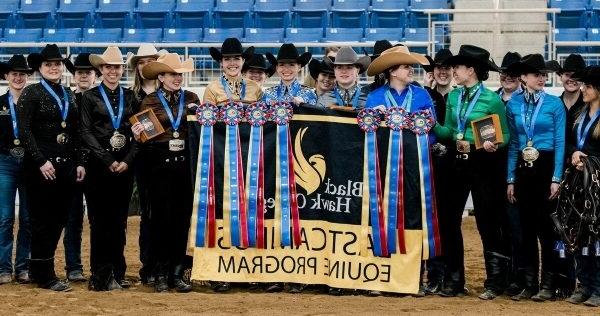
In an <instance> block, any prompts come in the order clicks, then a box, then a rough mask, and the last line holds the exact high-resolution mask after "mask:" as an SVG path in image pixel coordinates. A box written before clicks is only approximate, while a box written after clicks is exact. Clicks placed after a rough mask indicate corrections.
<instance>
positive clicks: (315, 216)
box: [188, 108, 427, 293]
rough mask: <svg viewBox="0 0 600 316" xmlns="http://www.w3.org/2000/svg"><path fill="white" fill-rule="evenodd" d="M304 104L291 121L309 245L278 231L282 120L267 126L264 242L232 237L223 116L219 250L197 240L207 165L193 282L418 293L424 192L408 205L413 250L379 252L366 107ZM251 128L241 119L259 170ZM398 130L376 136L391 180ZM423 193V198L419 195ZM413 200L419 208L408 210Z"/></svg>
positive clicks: (245, 147) (409, 142)
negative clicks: (361, 110) (367, 160)
mask: <svg viewBox="0 0 600 316" xmlns="http://www.w3.org/2000/svg"><path fill="white" fill-rule="evenodd" d="M294 111H295V113H294V115H293V118H292V120H291V121H290V123H289V134H290V139H289V142H290V146H291V152H292V157H289V159H290V160H291V161H290V164H291V165H292V166H293V171H294V172H293V179H295V185H296V197H297V199H296V203H297V208H298V210H299V215H300V240H301V243H300V244H299V245H297V244H296V243H293V245H292V246H286V247H283V246H282V242H281V238H280V236H279V230H280V229H281V227H279V229H276V227H277V225H280V224H278V223H281V222H280V219H279V218H274V216H275V214H277V212H276V206H277V205H278V201H277V197H276V191H277V190H276V183H277V181H276V174H277V170H276V169H277V166H278V159H277V154H276V151H277V150H276V148H277V146H278V145H277V140H278V138H277V130H278V129H277V126H276V124H274V123H273V122H267V123H266V124H264V125H263V126H262V143H263V146H264V148H263V155H264V161H263V162H264V166H263V171H264V174H263V180H264V195H263V196H264V203H263V204H262V205H263V206H264V210H263V211H264V223H263V224H264V230H263V234H262V237H263V240H264V248H262V249H259V248H257V247H250V248H241V247H233V246H231V243H228V242H227V239H228V238H227V235H228V234H230V232H228V231H224V230H223V205H224V203H223V189H224V187H225V183H224V168H225V167H224V162H225V155H226V144H225V143H226V142H225V138H226V126H225V125H224V124H223V123H221V122H219V123H217V124H216V125H214V131H213V137H214V138H213V141H212V144H213V148H214V157H213V158H214V182H215V185H214V187H215V196H214V197H215V205H216V211H215V216H216V227H217V231H216V244H215V246H214V247H208V246H202V245H200V244H196V241H197V238H196V237H197V236H196V234H197V232H198V231H199V230H198V226H197V225H198V223H199V221H198V206H199V198H198V197H199V196H200V192H201V190H200V188H199V185H200V183H201V181H200V180H199V177H200V170H197V173H198V174H197V177H196V181H195V183H196V188H195V193H194V194H195V198H194V214H193V216H192V221H191V228H190V238H189V245H188V246H189V247H188V252H189V253H190V254H193V256H194V265H193V269H192V279H193V280H208V281H228V282H294V283H304V284H326V285H329V286H332V287H338V288H348V289H364V290H379V291H386V292H397V293H416V292H417V291H418V288H419V276H420V268H421V260H422V258H423V240H424V238H425V239H427V236H423V229H422V226H423V225H422V218H423V216H422V212H421V209H420V208H419V207H420V205H421V203H420V200H421V197H420V193H419V192H420V189H418V188H414V189H413V190H412V191H409V192H406V195H407V197H406V201H409V203H408V204H407V207H403V211H404V212H405V213H404V214H403V215H404V246H405V251H404V252H401V251H395V252H393V253H391V254H388V255H387V256H386V257H378V256H375V255H374V254H373V238H372V235H371V234H372V231H371V230H372V228H371V225H370V222H369V207H368V203H366V205H365V204H364V203H363V191H364V190H365V189H367V188H363V179H364V177H363V176H364V174H363V171H364V170H365V169H364V159H363V157H364V156H365V147H364V146H365V133H364V132H363V131H362V130H361V129H360V128H359V126H358V124H357V118H356V114H352V113H340V112H335V111H330V110H316V109H306V108H300V109H294ZM194 126H196V128H195V129H196V130H195V131H194V132H195V133H196V134H197V135H200V134H201V133H200V132H201V127H200V125H199V124H195V125H194ZM250 130H251V127H250V125H249V124H248V123H245V122H242V123H240V125H239V134H240V144H241V149H240V150H241V157H242V162H243V166H244V167H243V168H240V169H241V170H251V168H250V169H249V168H247V165H246V164H247V162H248V151H249V147H250V143H251V141H250V140H251V136H250V134H251V133H250ZM404 133H410V131H404ZM389 135H390V132H389V129H388V128H380V129H379V130H378V131H377V136H376V137H377V142H378V147H377V148H378V151H379V155H378V157H379V158H378V159H379V166H380V173H381V174H380V179H382V180H384V179H386V170H385V169H386V160H387V158H386V157H387V156H388V140H389ZM411 135H412V137H404V140H403V141H404V146H405V147H407V148H415V149H416V148H417V146H418V144H417V142H418V141H417V138H416V137H415V136H414V134H411ZM197 138H199V137H198V136H197ZM404 157H405V158H404V159H405V160H406V161H415V162H416V161H418V153H417V150H414V153H411V154H408V155H407V154H405V155H404ZM194 164H195V163H194ZM247 172H248V171H247ZM419 172H420V171H419V169H418V168H417V169H415V168H414V167H411V168H404V177H405V178H407V179H411V178H412V179H415V178H416V179H419ZM247 176H248V175H246V177H247ZM381 185H382V186H383V185H384V184H383V183H382V184H381ZM246 189H247V188H246ZM413 191H414V192H413ZM413 193H414V194H413ZM413 200H414V202H410V201H413ZM413 204H414V205H418V206H419V207H408V206H410V205H413ZM386 216H387V214H386ZM200 223H202V221H200ZM228 225H229V224H228ZM290 225H291V224H290ZM388 238H394V239H395V240H396V243H394V244H399V243H398V240H397V238H398V234H397V233H395V234H393V235H391V236H388Z"/></svg>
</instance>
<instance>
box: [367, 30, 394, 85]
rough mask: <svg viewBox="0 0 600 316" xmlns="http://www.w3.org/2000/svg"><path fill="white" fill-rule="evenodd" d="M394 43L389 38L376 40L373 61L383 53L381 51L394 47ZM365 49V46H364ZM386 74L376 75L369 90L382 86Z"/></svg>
mask: <svg viewBox="0 0 600 316" xmlns="http://www.w3.org/2000/svg"><path fill="white" fill-rule="evenodd" d="M392 46H393V45H392V43H390V41H388V40H379V41H375V44H374V45H373V55H371V62H372V61H374V60H375V58H377V57H379V55H381V53H382V52H383V51H384V50H386V49H388V48H392ZM363 49H364V48H363ZM364 52H365V55H368V53H367V51H366V50H364ZM385 81H386V80H385V76H384V75H383V73H380V74H379V75H377V76H375V78H374V80H373V82H371V83H370V84H369V91H373V90H375V89H377V88H379V87H381V86H383V85H384V84H385Z"/></svg>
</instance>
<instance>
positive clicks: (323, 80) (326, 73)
mask: <svg viewBox="0 0 600 316" xmlns="http://www.w3.org/2000/svg"><path fill="white" fill-rule="evenodd" d="M308 72H309V74H310V76H311V77H312V78H313V80H314V81H315V83H316V86H315V93H316V95H317V98H320V97H321V96H323V95H324V94H325V93H327V92H329V91H331V89H333V83H334V82H335V75H334V74H333V69H332V68H331V67H330V66H329V65H328V64H327V63H326V62H325V61H324V60H322V61H318V60H316V59H312V60H311V61H310V62H309V63H308Z"/></svg>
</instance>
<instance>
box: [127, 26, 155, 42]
mask: <svg viewBox="0 0 600 316" xmlns="http://www.w3.org/2000/svg"><path fill="white" fill-rule="evenodd" d="M162 33H163V30H162V29H161V28H155V29H126V30H124V31H123V42H135V43H159V42H160V41H161V39H162Z"/></svg>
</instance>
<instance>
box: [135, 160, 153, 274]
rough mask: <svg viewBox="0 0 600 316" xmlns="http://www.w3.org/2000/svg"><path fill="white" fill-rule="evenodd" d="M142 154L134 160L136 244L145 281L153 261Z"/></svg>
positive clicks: (150, 271) (146, 184)
mask: <svg viewBox="0 0 600 316" xmlns="http://www.w3.org/2000/svg"><path fill="white" fill-rule="evenodd" d="M143 155H144V153H142V152H140V153H138V155H137V157H136V159H135V164H134V165H135V184H136V187H137V192H138V197H139V201H140V235H139V238H138V244H139V247H140V262H141V263H142V267H141V269H140V277H141V278H142V279H146V278H147V277H148V276H149V275H151V274H152V269H153V268H154V265H155V260H154V258H153V255H152V247H151V245H150V195H149V194H148V189H149V186H150V183H149V180H148V178H149V174H150V171H149V170H148V169H147V166H146V160H147V159H146V158H145V157H144V156H143Z"/></svg>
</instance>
